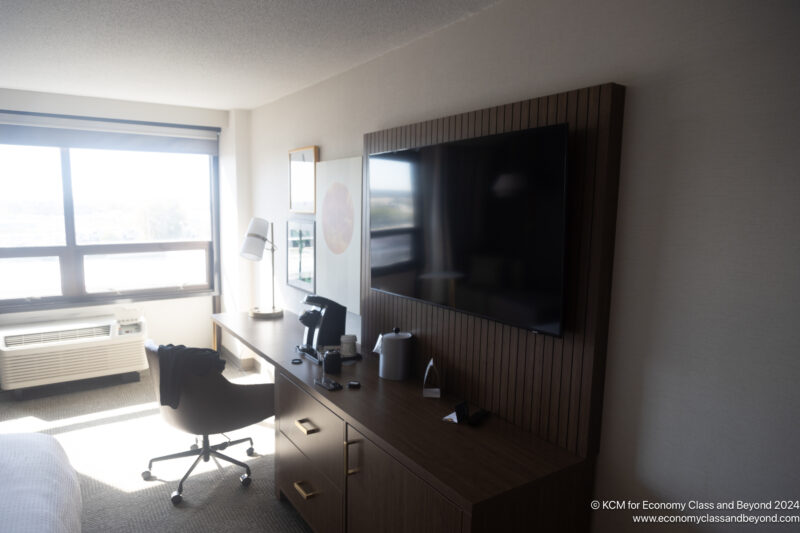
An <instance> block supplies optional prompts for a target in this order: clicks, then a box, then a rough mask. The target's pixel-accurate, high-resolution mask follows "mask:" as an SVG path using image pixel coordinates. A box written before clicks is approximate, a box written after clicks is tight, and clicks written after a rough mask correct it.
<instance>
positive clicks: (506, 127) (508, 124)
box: [503, 104, 519, 132]
mask: <svg viewBox="0 0 800 533" xmlns="http://www.w3.org/2000/svg"><path fill="white" fill-rule="evenodd" d="M514 105H519V104H506V106H505V107H504V109H503V131H504V132H508V131H512V130H513V129H514Z"/></svg>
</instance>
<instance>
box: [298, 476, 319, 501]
mask: <svg viewBox="0 0 800 533" xmlns="http://www.w3.org/2000/svg"><path fill="white" fill-rule="evenodd" d="M300 483H305V481H295V482H294V490H296V491H297V492H298V493H299V494H300V496H302V497H303V499H304V500H308V499H309V498H313V497H314V496H316V495H317V494H319V493H318V492H317V491H315V490H314V489H311V491H310V492H306V490H305V489H304V488H303V487H302V486H301V485H300Z"/></svg>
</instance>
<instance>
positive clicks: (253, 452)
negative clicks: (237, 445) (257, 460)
mask: <svg viewBox="0 0 800 533" xmlns="http://www.w3.org/2000/svg"><path fill="white" fill-rule="evenodd" d="M255 454H256V451H255V450H254V449H253V447H252V446H250V447H249V448H247V456H248V457H253V456H254V455H255Z"/></svg>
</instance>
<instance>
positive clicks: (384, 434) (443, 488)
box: [212, 313, 591, 533]
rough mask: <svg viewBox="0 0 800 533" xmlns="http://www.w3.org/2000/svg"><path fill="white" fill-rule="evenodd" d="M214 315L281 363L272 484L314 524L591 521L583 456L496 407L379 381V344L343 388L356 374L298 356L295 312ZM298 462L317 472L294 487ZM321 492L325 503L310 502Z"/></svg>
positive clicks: (502, 526) (516, 526)
mask: <svg viewBox="0 0 800 533" xmlns="http://www.w3.org/2000/svg"><path fill="white" fill-rule="evenodd" d="M212 319H213V320H214V322H215V323H216V324H218V325H219V326H221V327H222V328H223V329H224V330H225V331H227V332H229V333H230V334H232V335H233V336H234V337H236V338H237V339H239V340H240V341H242V342H243V343H244V344H245V345H246V346H248V347H249V348H250V349H252V350H253V351H254V352H255V353H257V354H258V355H259V356H260V357H262V358H264V359H265V360H266V361H268V362H269V363H271V364H273V365H275V370H276V372H275V376H276V383H277V387H276V391H277V392H276V395H277V398H276V441H277V448H278V451H277V457H276V486H277V487H278V493H279V496H285V497H287V498H288V499H289V500H290V501H291V502H292V503H293V504H294V505H295V507H296V508H298V510H299V511H300V513H301V514H302V515H303V516H304V518H305V519H306V520H307V521H308V522H309V524H310V525H311V526H312V527H313V528H314V529H315V530H317V531H318V532H319V531H370V530H372V531H414V533H418V532H423V531H437V532H438V531H460V532H467V531H501V530H502V531H535V530H541V531H556V530H557V531H578V530H584V529H587V528H588V501H589V499H588V489H589V487H587V486H586V485H587V483H586V480H587V479H589V478H588V477H587V476H588V474H589V469H590V468H591V465H589V464H588V462H587V461H586V460H584V459H582V458H580V457H578V456H575V455H573V454H570V453H568V452H566V451H564V450H562V449H560V448H558V447H556V446H553V445H552V444H549V443H547V442H545V441H543V440H541V439H538V438H536V437H535V436H533V435H532V434H530V433H526V432H524V431H521V430H519V429H518V428H516V427H515V426H513V425H512V424H509V423H507V422H504V421H502V420H500V419H499V418H496V417H490V418H489V419H487V420H486V421H485V422H484V423H483V424H482V425H481V426H479V427H471V426H464V425H456V424H449V423H446V422H443V421H442V417H443V416H445V415H447V414H448V413H450V412H452V411H453V406H454V405H455V403H457V401H458V399H457V398H448V397H445V398H442V399H428V398H423V397H422V382H421V378H412V379H410V380H408V381H404V382H394V381H387V380H383V379H380V378H379V377H378V358H377V356H375V355H373V354H364V360H363V361H360V362H357V363H352V364H348V365H344V366H343V368H342V373H341V375H338V376H333V377H334V379H336V381H338V382H339V383H341V384H343V385H345V386H346V384H347V382H348V381H349V380H357V381H360V382H361V388H360V389H358V390H349V389H347V388H345V389H344V390H340V391H334V392H330V391H327V390H325V389H323V388H321V387H319V386H315V385H314V378H315V377H318V376H320V375H321V372H322V370H321V367H320V366H318V365H316V364H314V363H312V362H311V361H309V360H307V359H303V363H302V364H300V365H292V364H291V360H292V359H293V358H296V357H298V355H297V353H296V352H295V350H294V348H295V345H296V344H298V343H299V342H300V340H301V338H302V333H303V327H302V325H301V324H300V323H299V322H298V320H297V316H296V315H294V314H292V313H285V316H284V318H283V319H282V320H276V321H256V320H253V319H251V318H249V317H248V316H247V314H245V313H242V314H215V315H213V316H212ZM309 402H310V403H309ZM319 406H322V407H324V410H319V409H318V407H319ZM303 409H305V411H303ZM314 409H317V411H314ZM308 412H314V413H315V414H314V415H313V416H311V415H309V416H306V415H305V414H304V413H308ZM297 417H302V418H297ZM295 418H297V423H296V421H295V420H294V419H295ZM306 418H307V419H308V420H309V421H307V422H302V421H303V420H304V419H306ZM327 418H329V419H330V420H326V419H327ZM301 426H302V427H301ZM317 426H319V427H317ZM314 429H316V431H314ZM301 431H302V433H301ZM308 431H311V435H306V434H305V432H308ZM323 433H326V434H327V435H323ZM326 438H327V439H330V440H328V441H325V439H326ZM324 442H328V443H329V444H327V445H326V446H322V447H320V445H319V443H324ZM306 463H308V464H306ZM287 469H288V470H290V472H287ZM299 472H304V474H302V475H303V476H313V475H318V476H319V479H320V481H318V482H316V483H315V484H311V483H310V482H308V480H305V479H297V480H295V482H299V483H300V485H299V488H298V486H297V485H295V484H294V482H292V483H290V484H288V485H287V480H288V478H286V479H283V478H285V477H286V476H288V475H290V474H297V475H298V476H300V475H301V474H300V473H299ZM306 472H310V473H307V474H306ZM314 485H316V486H314ZM320 485H324V486H325V487H326V489H325V490H322V489H320ZM328 486H329V488H327V487H328ZM315 491H316V492H317V494H311V496H310V497H309V498H308V499H305V498H303V495H304V493H305V495H308V494H309V493H311V492H315ZM331 494H332V495H333V496H331V497H329V495H331ZM315 497H316V498H317V501H323V500H325V504H320V507H325V509H315V508H314V507H313V505H314V499H315ZM326 498H327V500H326ZM326 506H327V507H326ZM337 506H338V509H337Z"/></svg>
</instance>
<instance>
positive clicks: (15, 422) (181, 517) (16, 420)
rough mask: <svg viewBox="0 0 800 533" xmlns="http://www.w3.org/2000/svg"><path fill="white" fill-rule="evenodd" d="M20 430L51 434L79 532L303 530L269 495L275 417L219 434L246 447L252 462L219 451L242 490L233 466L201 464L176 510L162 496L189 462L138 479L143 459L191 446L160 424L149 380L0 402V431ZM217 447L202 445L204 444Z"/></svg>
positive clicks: (162, 466) (244, 378)
mask: <svg viewBox="0 0 800 533" xmlns="http://www.w3.org/2000/svg"><path fill="white" fill-rule="evenodd" d="M228 366H229V367H231V366H232V365H230V364H229V365H228ZM225 376H226V377H227V378H228V379H230V380H231V381H235V382H237V383H249V382H259V381H264V378H263V377H262V376H260V375H259V374H255V373H246V372H242V371H239V370H237V369H235V368H228V369H226V370H225ZM26 431H38V432H42V433H47V434H50V435H53V436H54V437H55V438H56V439H58V441H59V442H60V443H61V445H62V446H63V447H64V449H65V451H66V452H67V456H68V457H69V459H70V462H71V463H72V466H73V467H74V468H75V470H76V471H77V472H78V476H79V479H80V484H81V495H82V497H83V514H82V523H83V532H84V533H95V532H103V533H117V532H119V533H122V532H132V533H135V532H148V533H156V532H162V531H163V532H170V533H172V532H189V531H191V532H228V531H230V532H233V531H236V532H246V531H259V532H303V533H306V532H309V531H311V530H310V529H309V528H308V526H307V525H306V524H305V522H304V521H303V520H302V518H300V516H299V515H298V514H297V512H296V511H295V510H294V509H293V508H292V507H291V505H290V504H288V503H287V502H281V501H279V500H278V499H277V497H276V495H275V487H274V476H275V463H274V451H275V436H274V418H269V419H267V420H265V421H263V422H260V423H258V424H255V425H253V426H250V427H248V428H244V429H241V430H237V431H232V432H230V433H229V434H228V435H227V436H228V437H229V438H230V439H231V440H232V439H236V438H240V437H246V436H249V437H252V438H253V440H254V448H255V452H256V454H255V456H253V457H248V456H247V454H246V450H247V447H248V445H247V444H240V445H236V446H232V447H230V448H228V449H226V450H225V452H224V453H225V454H226V455H230V456H231V457H233V458H235V459H239V460H241V461H245V462H247V464H248V465H249V466H250V468H251V470H252V477H253V481H252V484H251V485H250V487H247V488H245V487H242V486H241V484H240V483H239V476H240V475H241V474H242V473H243V471H242V469H241V468H239V467H237V466H235V465H230V464H228V463H227V462H219V463H218V462H217V461H216V460H214V459H213V458H212V460H211V461H209V462H208V463H203V462H202V461H201V462H200V464H199V465H198V466H197V468H196V469H195V471H194V472H193V473H192V475H191V476H190V477H189V479H188V480H187V481H186V483H184V491H183V497H184V501H183V503H181V504H180V505H179V506H177V507H175V506H173V505H172V503H171V502H170V494H171V493H172V491H173V490H175V489H176V488H177V484H178V481H179V480H180V478H181V477H182V476H183V474H184V473H185V472H186V470H187V469H188V468H189V466H190V465H191V463H192V461H193V460H194V458H193V457H192V458H181V459H175V460H171V461H164V462H159V463H156V464H154V465H153V470H152V474H153V477H154V478H153V479H152V480H150V481H144V480H143V479H142V477H141V472H142V471H143V470H145V469H146V468H147V463H148V461H149V460H150V459H151V458H153V457H156V456H160V455H167V454H170V453H175V452H178V451H182V450H184V449H188V448H189V446H190V445H191V444H193V443H194V437H193V436H191V435H187V434H186V433H183V432H181V431H178V430H176V429H174V428H172V427H171V426H169V425H168V424H166V422H164V421H163V420H162V419H161V416H160V415H159V407H158V404H157V403H156V401H155V393H154V389H153V384H152V380H151V379H150V377H149V373H148V372H145V373H143V374H142V378H141V380H140V381H138V382H134V383H120V382H119V380H118V379H116V378H101V379H97V380H86V381H85V382H76V383H71V384H60V385H54V386H49V387H42V388H37V389H32V390H30V391H26V399H24V400H22V401H15V400H13V399H12V396H11V394H8V393H2V394H0V433H15V432H26ZM223 440H225V437H223V436H219V435H217V436H212V437H211V443H212V444H216V443H218V442H221V441H223Z"/></svg>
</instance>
